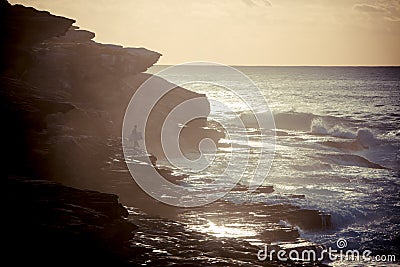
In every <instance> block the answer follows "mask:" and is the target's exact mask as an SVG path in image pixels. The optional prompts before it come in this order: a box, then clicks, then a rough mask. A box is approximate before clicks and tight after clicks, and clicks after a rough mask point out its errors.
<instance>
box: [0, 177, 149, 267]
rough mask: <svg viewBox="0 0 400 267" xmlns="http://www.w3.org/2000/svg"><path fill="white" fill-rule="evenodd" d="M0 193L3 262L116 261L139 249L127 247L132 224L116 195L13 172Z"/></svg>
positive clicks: (126, 259)
mask: <svg viewBox="0 0 400 267" xmlns="http://www.w3.org/2000/svg"><path fill="white" fill-rule="evenodd" d="M0 197H1V199H2V203H3V209H2V212H3V220H2V221H3V233H2V241H3V244H4V245H5V246H4V248H5V251H3V257H5V258H3V262H8V263H12V264H13V265H16V266H20V265H25V264H27V265H28V264H29V265H31V264H32V263H36V264H39V265H41V266H54V265H60V266H71V265H73V264H74V265H82V264H91V265H92V264H94V265H96V264H100V266H104V264H106V265H112V266H122V265H128V264H129V261H130V260H132V259H135V258H136V257H137V254H140V253H142V252H143V249H140V250H135V249H134V248H131V247H130V243H129V241H130V239H131V238H132V237H133V235H134V233H133V231H134V230H136V229H137V226H135V225H134V224H132V223H130V222H129V221H128V220H127V219H125V217H127V216H128V212H127V210H126V209H125V208H124V207H123V206H122V205H121V204H120V203H119V202H118V197H117V196H116V195H110V194H104V193H99V192H95V191H83V190H78V189H74V188H70V187H65V186H62V185H60V184H56V183H53V182H48V181H41V180H29V179H27V178H23V179H21V178H15V177H13V178H10V179H6V180H3V181H2V183H1V194H0ZM4 215H6V216H5V217H4Z"/></svg>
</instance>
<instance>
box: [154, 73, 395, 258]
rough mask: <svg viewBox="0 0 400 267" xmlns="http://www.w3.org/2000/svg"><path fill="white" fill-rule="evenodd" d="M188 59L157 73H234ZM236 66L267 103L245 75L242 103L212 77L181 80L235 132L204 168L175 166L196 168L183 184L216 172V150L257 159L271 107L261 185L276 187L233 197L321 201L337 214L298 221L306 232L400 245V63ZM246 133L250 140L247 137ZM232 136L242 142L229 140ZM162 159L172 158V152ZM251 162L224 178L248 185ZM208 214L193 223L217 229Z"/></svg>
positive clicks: (315, 237)
mask: <svg viewBox="0 0 400 267" xmlns="http://www.w3.org/2000/svg"><path fill="white" fill-rule="evenodd" d="M167 68H168V66H155V67H153V68H151V69H150V70H149V72H150V73H154V74H157V73H158V72H160V71H162V70H165V69H167ZM185 68H186V70H185V71H182V72H180V73H181V74H180V75H174V77H171V76H168V74H166V75H164V76H163V75H161V76H162V77H164V78H166V79H167V80H173V81H174V82H176V81H180V80H181V81H182V82H184V81H186V80H187V78H188V77H185V75H193V74H195V73H198V72H202V73H206V74H207V75H208V76H209V77H213V76H215V79H221V77H222V79H224V80H225V81H227V82H229V81H231V80H230V77H229V74H227V75H225V76H221V73H219V71H218V68H219V67H218V66H213V67H210V66H188V67H185ZM234 68H235V69H237V70H238V71H240V72H241V73H243V74H244V75H246V76H248V77H249V78H250V80H251V81H253V82H254V84H255V85H256V87H257V88H258V89H259V91H260V92H261V94H262V95H263V96H264V98H265V100H266V103H267V105H263V104H262V102H260V97H259V96H258V95H255V92H254V90H253V89H252V88H249V85H248V83H243V84H240V81H239V83H236V84H235V88H236V89H235V90H237V91H238V94H239V95H240V96H244V97H245V98H246V101H247V103H246V104H243V103H241V100H243V99H240V97H237V95H236V96H235V95H233V94H231V93H230V92H228V91H227V90H226V89H225V88H221V87H220V86H216V85H215V84H201V83H196V82H193V83H188V84H185V85H184V86H183V87H185V88H187V89H189V90H192V91H195V92H198V93H203V94H206V95H207V97H208V99H209V100H210V103H211V113H210V116H209V118H208V119H209V121H210V122H211V121H218V123H219V124H221V125H223V126H224V127H227V128H229V129H233V130H232V131H233V132H231V135H230V138H226V139H223V140H221V141H220V143H222V144H225V145H222V146H220V147H219V148H218V149H217V153H218V156H217V160H214V161H213V162H212V163H213V164H211V165H212V166H210V167H209V168H208V169H205V170H202V171H199V172H193V171H191V170H190V169H186V170H182V169H177V168H175V171H176V172H177V173H186V174H189V175H190V176H189V177H188V178H186V179H185V180H184V181H183V184H184V185H185V186H189V187H193V188H197V189H198V190H203V188H206V187H207V186H208V185H209V179H210V177H213V176H218V175H220V173H221V171H222V169H223V168H225V167H226V165H225V164H222V163H221V161H220V160H218V159H224V158H226V156H227V154H229V153H232V151H233V150H234V151H233V152H234V154H235V161H234V162H232V164H237V165H240V164H243V162H249V164H250V165H251V164H256V162H255V161H257V159H256V157H257V155H259V154H260V149H262V148H265V149H266V150H267V151H270V149H271V142H272V141H271V140H270V136H267V137H265V136H263V135H262V134H260V131H259V129H257V127H256V125H254V114H255V113H256V114H259V115H260V116H263V115H264V114H268V112H269V111H271V112H272V114H273V116H274V118H275V125H276V129H275V131H274V132H275V135H276V136H275V141H274V142H275V144H274V146H273V149H274V151H275V152H274V157H273V161H272V162H271V169H270V170H269V172H268V170H265V173H266V174H267V176H266V179H265V180H264V181H263V185H264V186H273V188H274V192H272V193H259V194H247V193H243V192H231V193H229V194H227V195H226V196H224V197H223V199H224V200H226V201H228V202H233V203H236V204H240V203H248V202H257V203H263V204H264V203H265V204H266V205H272V204H290V205H294V206H299V207H301V208H304V209H316V210H319V211H321V212H324V213H327V214H330V215H331V219H332V227H330V228H329V229H326V230H322V231H307V230H303V229H299V231H300V233H301V237H302V238H304V239H307V240H311V241H313V242H316V243H318V244H323V245H325V246H333V245H334V244H335V242H336V241H337V240H338V239H340V238H342V239H345V240H346V241H347V248H353V249H360V250H365V249H369V250H371V251H373V252H375V253H381V254H382V253H385V254H390V253H392V254H393V253H395V254H397V253H398V251H399V244H400V240H399V236H400V196H399V189H400V182H399V170H400V164H399V163H400V159H399V141H400V68H399V67H258V66H257V67H242V66H239V67H234ZM233 80H234V79H233ZM260 103H261V104H260ZM227 107H229V108H227ZM235 118H236V119H237V118H239V119H240V120H241V122H242V123H243V125H244V126H245V130H243V128H242V127H239V126H238V125H236V120H235ZM261 130H263V129H261ZM243 137H246V138H248V139H246V140H248V142H245V143H243V141H242V140H243ZM227 144H228V145H227ZM230 144H237V145H238V146H236V148H234V149H232V148H229V145H230ZM218 157H220V158H218ZM246 160H247V161H246ZM210 162H211V161H210ZM159 164H165V165H169V163H168V162H167V161H163V162H160V163H159ZM172 167H174V166H172ZM268 167H269V166H267V167H266V168H268ZM252 170H254V168H253V169H252V168H251V167H250V168H247V169H246V170H245V171H244V172H245V174H244V175H243V172H238V173H235V172H231V173H230V177H226V179H238V180H240V182H239V183H241V184H243V185H246V184H248V182H249V181H246V179H247V178H246V177H250V176H251V174H252ZM235 175H242V176H241V177H234V176H235ZM281 223H287V222H281ZM210 224H213V222H207V224H206V225H203V226H201V225H200V226H199V225H195V228H196V229H197V230H203V231H205V232H207V231H208V232H210V233H211V234H215V235H218V234H221V233H218V230H216V227H215V225H211V226H210ZM232 225H233V226H231V228H232V227H233V230H232V231H228V230H229V229H230V228H228V227H226V228H225V230H224V232H223V233H225V234H226V235H228V236H229V233H231V234H232V236H234V237H239V238H240V236H241V235H240V233H241V232H240V231H244V232H245V234H243V235H242V236H243V237H244V238H245V239H246V237H247V238H248V239H249V240H251V238H249V237H248V236H251V234H249V233H251V232H252V231H256V229H253V226H254V225H252V224H251V223H246V222H243V223H242V225H239V226H237V224H232ZM235 225H236V226H237V227H236V226H235ZM235 227H236V231H235ZM227 229H228V230H227ZM213 230H214V231H213ZM238 233H239V234H238Z"/></svg>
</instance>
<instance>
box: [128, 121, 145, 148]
mask: <svg viewBox="0 0 400 267" xmlns="http://www.w3.org/2000/svg"><path fill="white" fill-rule="evenodd" d="M129 139H130V141H131V142H132V143H133V148H140V146H139V142H138V141H139V140H141V139H142V135H141V133H140V132H138V131H137V125H136V124H135V126H134V127H133V129H132V132H131V135H130V136H129Z"/></svg>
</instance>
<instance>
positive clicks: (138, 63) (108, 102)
mask: <svg viewBox="0 0 400 267" xmlns="http://www.w3.org/2000/svg"><path fill="white" fill-rule="evenodd" d="M1 8H2V13H3V14H8V15H7V16H6V18H7V19H9V22H8V23H7V27H6V30H5V37H6V38H5V40H6V42H5V45H3V47H2V52H6V53H7V54H8V55H7V56H5V57H4V58H5V61H4V63H3V65H4V66H2V68H1V78H0V82H1V85H2V92H1V109H2V112H3V114H7V119H6V122H5V123H6V124H7V125H10V128H9V129H8V130H7V131H3V132H2V140H6V141H7V142H6V147H5V153H6V155H8V159H7V162H5V166H6V168H5V169H4V170H3V172H4V173H3V177H4V178H2V182H3V184H4V186H2V188H3V190H4V192H3V193H2V195H3V196H5V201H4V202H5V203H6V207H7V209H6V214H7V216H9V217H10V220H9V221H7V223H8V224H7V230H8V231H9V235H8V236H7V239H6V240H7V242H10V243H12V242H14V243H12V246H10V247H9V250H10V253H7V254H9V257H10V259H12V258H18V255H19V254H20V253H22V254H24V253H25V252H27V251H29V249H27V248H26V247H27V246H28V245H25V246H21V244H20V241H21V240H23V239H29V240H32V242H31V243H29V246H31V247H33V248H34V250H33V251H31V252H30V253H32V255H31V254H29V255H28V256H27V257H26V258H21V260H22V261H26V262H25V263H32V262H37V263H45V264H46V263H47V264H49V265H52V264H54V262H55V261H56V260H57V259H58V258H67V261H65V262H63V263H62V264H65V265H67V264H69V263H88V264H96V263H98V264H104V263H109V264H112V265H119V266H129V265H132V266H135V265H137V264H145V263H147V264H148V265H152V266H161V265H167V264H169V265H173V264H176V265H185V266H191V265H203V266H208V265H210V264H213V265H214V264H215V265H219V266H226V265H230V266H245V265H249V266H258V265H259V266H265V265H266V264H268V266H281V263H279V262H278V261H276V259H272V260H270V261H268V262H260V261H259V260H258V259H257V252H258V251H259V247H260V245H261V244H263V243H269V244H270V243H278V242H281V244H280V245H282V246H280V245H276V246H275V248H278V247H284V246H285V245H289V246H290V245H292V246H294V247H295V248H296V249H297V250H298V251H302V250H304V249H315V250H320V249H321V247H322V246H321V245H320V244H315V243H312V242H309V241H308V240H304V239H302V238H301V233H300V232H301V231H302V230H301V229H303V230H310V231H315V232H319V231H325V230H329V229H332V228H334V227H335V225H333V223H332V222H331V218H330V214H327V213H324V212H321V211H319V210H312V209H308V210H307V209H302V208H300V207H298V206H294V205H286V204H276V205H264V204H240V205H239V204H237V205H236V204H233V203H228V202H225V201H222V200H220V201H217V202H215V203H212V204H210V205H207V206H205V207H200V208H194V209H191V210H188V209H180V208H175V207H171V206H168V205H165V204H162V203H159V202H157V201H155V200H154V199H152V198H151V197H149V196H148V195H146V194H145V193H144V192H143V191H142V190H141V189H140V188H139V187H138V185H137V184H135V182H134V180H133V179H132V177H131V176H130V173H129V171H128V169H127V165H126V162H125V159H124V156H123V152H122V143H123V140H122V139H121V127H122V126H121V125H122V118H123V115H124V112H125V108H126V106H127V104H128V101H129V99H130V98H131V96H132V95H133V94H134V92H135V90H137V88H138V87H139V86H140V85H141V84H142V83H143V82H144V81H145V80H146V79H148V78H149V77H151V74H148V73H145V72H146V71H147V70H148V69H149V68H151V67H152V66H158V65H154V64H156V62H157V61H158V59H159V57H160V56H161V54H159V53H157V52H153V51H149V50H147V49H145V48H125V47H122V46H118V45H110V44H100V43H96V42H94V41H93V40H92V39H93V38H94V36H95V34H94V33H92V32H89V31H84V30H79V28H78V27H76V26H74V25H73V23H74V21H73V20H71V19H67V18H62V17H56V16H53V15H51V14H50V13H48V12H40V11H37V10H35V9H33V8H26V7H23V6H11V5H7V4H4V3H3V2H2V6H1ZM50 25H51V26H50ZM14 27H17V28H20V29H24V31H21V32H22V33H21V34H22V36H20V37H21V38H15V32H14ZM48 27H49V28H48ZM32 32H33V33H34V34H32ZM37 33H40V34H37ZM160 80H161V79H160ZM161 82H165V83H167V81H165V80H162V81H161ZM195 97H203V98H206V96H204V95H200V94H197V93H194V92H191V91H189V90H186V89H184V88H180V87H177V88H176V89H174V90H173V92H171V94H170V95H169V96H167V97H166V98H165V99H164V100H163V102H161V103H160V104H159V105H158V106H157V107H156V109H155V113H154V114H153V117H152V118H151V119H150V120H151V121H152V123H151V124H150V125H149V129H150V130H149V133H150V134H149V136H146V139H149V140H151V141H152V142H151V144H150V152H151V154H152V155H146V157H147V156H149V157H151V162H152V164H153V165H154V166H156V168H157V170H158V171H159V172H160V173H161V174H162V175H163V176H164V177H165V178H166V179H167V180H171V181H174V182H176V183H179V181H180V180H181V179H182V178H183V177H181V176H179V175H175V174H174V172H173V170H171V169H168V168H166V167H162V166H157V158H162V156H163V154H162V149H161V145H160V143H159V141H158V140H157V137H158V136H159V134H160V131H161V130H160V129H159V126H160V125H161V122H162V121H163V119H164V118H165V117H166V116H167V114H168V113H169V111H170V110H171V109H173V108H174V107H175V106H177V105H179V104H180V103H181V102H183V101H185V100H187V99H191V98H195ZM207 101H208V100H207V99H206V101H205V104H204V106H201V107H200V108H201V109H204V112H205V113H209V109H210V107H209V104H207ZM206 126H207V118H202V119H201V120H198V121H196V122H195V123H193V124H192V125H191V131H189V132H188V133H187V136H186V142H185V143H186V145H187V146H188V149H190V148H194V147H196V146H197V142H196V141H197V140H200V139H202V138H204V137H209V138H211V139H213V140H218V139H219V138H221V133H220V132H218V131H217V130H212V131H209V130H207V131H205V130H204V129H203V128H205V127H206ZM191 145H192V146H193V147H191ZM137 160H138V161H139V162H140V157H138V158H137ZM151 167H153V166H151ZM61 184H62V185H61ZM73 188H76V189H73ZM87 190H90V191H87ZM260 190H265V191H264V193H266V194H268V193H271V192H273V188H272V187H271V188H269V187H264V188H261V189H260ZM96 191H99V192H104V193H99V192H96ZM243 191H245V189H243V188H241V187H240V186H238V187H236V188H235V189H234V190H233V193H235V192H236V193H238V192H243ZM114 194H115V195H114ZM117 195H118V197H117ZM291 197H293V198H296V197H298V198H304V197H305V196H304V195H292V196H291ZM122 205H123V206H122ZM216 214H217V215H218V218H219V221H220V222H221V223H223V221H224V220H226V221H231V222H232V221H234V222H235V221H248V222H252V223H254V224H255V225H256V227H257V229H258V230H257V231H256V233H254V234H251V235H249V236H246V235H244V236H233V237H230V238H228V237H222V238H221V237H215V236H213V235H212V234H209V233H206V232H202V229H201V228H202V227H203V228H204V220H207V219H209V220H212V219H213V218H214V219H215V220H216V221H218V220H217V219H216V218H215V217H216ZM283 222H288V223H290V224H289V225H285V224H284V223H283ZM203 230H204V229H203ZM209 230H210V229H209ZM211 230H212V229H211ZM216 231H217V232H216V233H214V234H217V235H218V230H216ZM211 232H212V231H211ZM71 235H72V237H71ZM70 238H71V239H70ZM246 238H247V239H253V240H255V241H254V244H251V242H249V241H247V240H246ZM176 245H179V249H178V248H177V247H176ZM69 249H72V252H71V251H70V250H69ZM41 251H47V252H49V255H47V256H43V255H42V254H41V253H40V252H41ZM70 253H71V254H70ZM34 255H36V256H34ZM69 261H71V262H69ZM291 264H292V265H296V266H298V265H302V266H323V265H322V263H321V262H300V263H298V262H291V263H287V265H286V266H291Z"/></svg>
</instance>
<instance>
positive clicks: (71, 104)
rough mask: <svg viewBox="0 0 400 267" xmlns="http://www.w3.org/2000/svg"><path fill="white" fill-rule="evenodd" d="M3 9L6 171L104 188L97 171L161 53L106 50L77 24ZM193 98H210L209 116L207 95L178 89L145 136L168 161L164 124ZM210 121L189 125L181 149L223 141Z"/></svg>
mask: <svg viewBox="0 0 400 267" xmlns="http://www.w3.org/2000/svg"><path fill="white" fill-rule="evenodd" d="M1 3H2V4H1V17H2V20H3V23H2V25H3V26H2V33H1V35H2V37H3V42H2V47H1V48H2V50H1V51H2V55H3V58H4V59H5V60H4V61H2V66H1V75H0V83H1V87H2V90H1V111H2V114H6V116H5V118H4V120H3V122H5V125H7V127H6V130H4V131H2V133H1V138H2V140H7V142H6V154H7V155H9V157H8V158H9V162H7V164H6V165H7V171H6V173H8V174H13V175H29V176H37V177H40V178H46V179H51V180H55V181H59V182H63V183H64V184H68V185H72V186H78V187H83V188H93V189H99V188H100V187H101V188H103V189H104V186H103V185H104V183H105V181H108V180H109V179H108V178H107V177H105V176H107V175H104V173H99V170H100V169H102V168H104V166H106V163H107V162H110V160H111V161H113V160H114V159H115V157H116V156H117V157H118V155H119V153H120V152H121V149H120V147H121V144H120V143H121V129H122V120H123V117H124V112H125V109H126V107H127V105H128V103H129V100H130V98H131V96H132V95H133V94H134V93H135V91H136V90H137V88H138V87H139V86H140V85H141V84H142V83H143V82H144V81H145V80H147V79H148V78H150V77H151V75H150V74H147V73H144V72H145V71H146V70H147V69H148V68H149V67H151V66H152V65H153V64H155V63H156V62H157V61H158V59H159V57H160V56H161V54H159V53H157V52H153V51H150V50H147V49H145V48H128V47H122V46H118V45H110V44H100V43H97V42H95V41H93V38H94V37H95V34H94V33H92V32H89V31H85V30H80V29H79V28H78V27H77V26H73V24H74V20H71V19H67V18H63V17H57V16H53V15H51V14H49V13H48V12H44V11H37V10H35V9H33V8H28V7H23V6H20V5H14V6H12V5H10V4H8V3H7V2H5V1H2V2H1ZM160 80H161V81H162V82H165V83H167V82H166V81H164V80H162V79H160ZM150 89H151V88H150ZM195 97H202V98H204V99H205V101H204V102H203V103H204V105H203V106H199V107H198V108H199V109H202V110H203V113H205V114H208V112H209V103H208V101H207V99H206V97H205V96H204V95H199V94H196V93H194V92H191V91H188V90H186V89H183V88H180V87H176V88H175V89H173V90H172V91H171V92H169V93H168V94H167V95H165V96H164V97H163V98H162V99H161V101H159V103H157V105H156V107H155V109H154V112H152V114H151V116H150V117H149V120H148V129H147V131H146V141H147V147H148V151H149V152H150V153H152V154H154V155H155V156H156V157H162V156H163V153H162V149H161V145H160V132H161V128H160V125H162V122H163V120H164V119H165V117H166V116H167V114H168V112H169V111H170V110H172V109H173V108H174V107H175V106H177V105H179V104H180V103H181V102H183V101H185V100H187V99H190V98H195ZM206 123H207V121H206V118H204V119H199V120H197V121H194V122H191V123H189V124H188V127H187V129H188V130H185V132H186V133H185V132H183V134H182V136H181V138H182V140H183V141H182V143H184V144H185V145H186V147H188V148H189V149H190V146H193V148H196V147H197V145H198V143H197V141H198V140H200V139H201V138H202V137H205V136H208V137H211V138H213V139H215V140H216V139H218V138H220V137H221V135H220V134H218V133H216V132H212V131H211V132H210V131H209V130H204V129H203V128H204V126H206ZM147 133H148V134H147ZM115 140H117V142H115ZM118 140H119V141H118ZM110 142H112V144H113V146H112V147H111V146H110ZM120 160H123V159H120ZM125 169H126V168H125Z"/></svg>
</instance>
